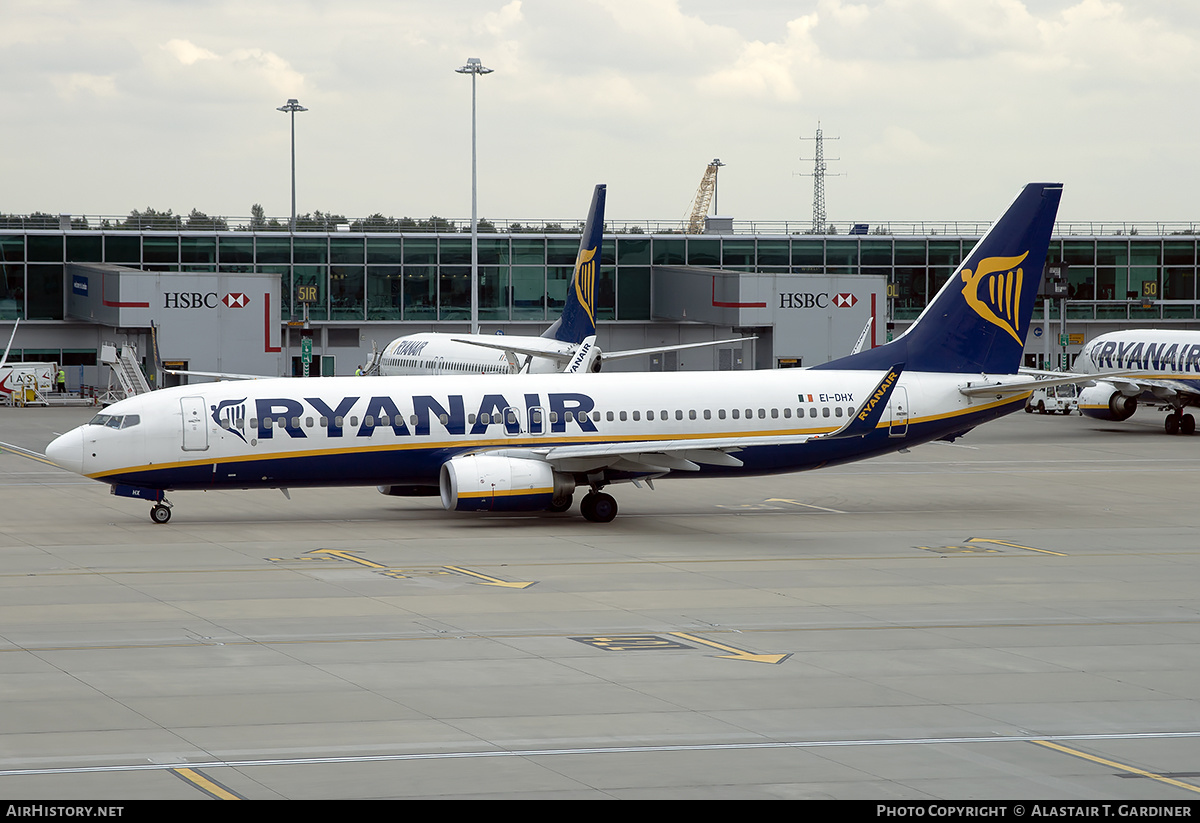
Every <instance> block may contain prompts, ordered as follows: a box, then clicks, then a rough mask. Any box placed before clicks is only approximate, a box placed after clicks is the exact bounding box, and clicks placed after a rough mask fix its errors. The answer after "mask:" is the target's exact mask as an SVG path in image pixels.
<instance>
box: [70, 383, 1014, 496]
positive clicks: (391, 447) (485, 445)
mask: <svg viewBox="0 0 1200 823" xmlns="http://www.w3.org/2000/svg"><path fill="white" fill-rule="evenodd" d="M1031 393H1032V392H1030V393H1029V394H1031ZM1029 394H1025V395H1017V396H1015V397H1009V398H1007V399H1003V400H995V401H992V402H990V403H985V404H983V405H979V406H970V407H968V408H962V409H956V410H954V411H950V412H946V413H944V414H934V415H927V416H925V417H910V418H908V420H907V425H909V426H912V425H915V424H918V423H929V422H933V421H937V420H948V419H950V418H954V417H962V416H964V415H967V414H974V413H976V412H980V411H987V410H989V409H993V408H997V407H999V406H1004V405H1007V404H1009V403H1015V402H1018V401H1020V400H1023V399H1024V398H1025V397H1028V396H1029ZM890 425H891V423H890V422H889V421H886V420H884V421H880V422H879V423H878V424H877V425H876V428H884V429H886V428H888V427H889V426H890ZM376 428H379V427H376ZM839 428H841V426H822V427H819V428H815V429H760V430H755V431H734V432H730V431H725V432H696V433H691V434H680V433H678V432H676V433H667V434H663V435H658V436H656V435H654V434H653V433H645V434H628V435H617V436H613V437H595V436H591V435H573V436H563V435H545V434H543V435H529V434H525V435H512V436H510V437H504V438H498V439H496V438H493V439H490V440H472V441H470V442H463V441H456V440H443V441H437V442H424V441H423V442H406V443H391V444H386V445H385V444H375V445H371V444H367V445H363V446H358V447H354V448H330V449H313V450H311V451H286V452H274V453H269V454H244V455H227V456H220V457H216V458H213V457H208V458H203V459H198V460H181V461H173V462H170V463H154V464H149V465H142V466H126V467H123V468H118V469H109V470H106V471H102V472H96V473H94V474H89V475H86V476H87V477H90V478H92V479H93V480H104V479H105V478H106V477H109V476H110V475H115V474H126V473H128V472H140V471H162V470H163V469H183V468H190V467H194V466H211V465H213V464H214V463H222V464H230V463H249V462H252V461H260V460H261V461H272V460H292V459H297V458H309V457H329V456H335V455H348V454H369V453H376V452H389V451H416V450H422V449H428V450H434V449H447V448H453V449H459V450H461V451H463V452H474V451H480V450H484V449H489V448H492V447H495V446H505V447H508V448H522V449H529V448H536V447H538V446H545V447H551V446H562V445H574V444H585V445H586V444H589V443H636V442H638V441H659V440H675V441H686V440H708V439H711V438H720V437H770V436H772V435H777V436H781V437H786V436H790V435H802V434H807V435H819V434H829V433H830V432H834V431H837V430H838V429H839ZM410 436H411V435H410ZM252 448H253V447H252Z"/></svg>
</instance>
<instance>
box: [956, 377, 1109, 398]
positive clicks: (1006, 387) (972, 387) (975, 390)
mask: <svg viewBox="0 0 1200 823" xmlns="http://www.w3.org/2000/svg"><path fill="white" fill-rule="evenodd" d="M1030 373H1031V374H1039V372H1030ZM1131 373H1132V372H1128V371H1108V372H1099V373H1097V374H1073V373H1069V372H1040V374H1047V375H1049V374H1053V375H1054V376H1053V377H1038V378H1035V379H1033V380H1030V379H1028V378H1025V377H1018V376H1017V375H1006V377H1010V376H1011V377H1012V378H1015V379H1011V380H1009V379H1003V380H1002V379H999V378H997V379H995V380H990V381H989V380H987V379H986V378H985V381H984V382H981V383H967V385H965V386H960V387H959V389H958V390H959V391H960V392H961V393H962V394H965V395H966V396H967V397H992V396H995V397H1001V396H1003V395H1006V394H1022V393H1024V392H1031V391H1033V390H1034V389H1044V388H1047V387H1049V386H1065V385H1066V384H1068V383H1091V382H1094V381H1096V380H1106V379H1108V380H1112V378H1119V377H1122V376H1123V375H1127V374H1131ZM1113 382H1119V381H1113Z"/></svg>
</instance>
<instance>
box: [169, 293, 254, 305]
mask: <svg viewBox="0 0 1200 823" xmlns="http://www.w3.org/2000/svg"><path fill="white" fill-rule="evenodd" d="M249 302H250V297H249V295H247V294H243V293H242V292H230V293H229V294H226V295H225V296H224V297H220V296H219V295H218V294H217V292H215V291H210V292H198V291H168V292H163V308H164V309H215V308H217V306H219V305H222V304H223V305H225V306H227V307H229V308H231V309H240V308H242V307H243V306H245V305H247V304H248V303H249Z"/></svg>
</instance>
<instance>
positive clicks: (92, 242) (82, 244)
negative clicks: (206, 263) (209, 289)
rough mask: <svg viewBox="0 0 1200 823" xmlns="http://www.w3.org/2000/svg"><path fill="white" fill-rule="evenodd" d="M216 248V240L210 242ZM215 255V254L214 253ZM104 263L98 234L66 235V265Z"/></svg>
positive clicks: (101, 240) (101, 243) (100, 238)
mask: <svg viewBox="0 0 1200 823" xmlns="http://www.w3.org/2000/svg"><path fill="white" fill-rule="evenodd" d="M212 243H213V248H214V249H215V248H216V240H215V239H213V240H212ZM214 253H215V252H214ZM103 261H104V238H103V237H101V236H100V235H99V234H68V235H67V262H68V263H100V262H103Z"/></svg>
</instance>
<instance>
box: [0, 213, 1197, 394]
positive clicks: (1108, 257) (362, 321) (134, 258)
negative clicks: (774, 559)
mask: <svg viewBox="0 0 1200 823" xmlns="http://www.w3.org/2000/svg"><path fill="white" fill-rule="evenodd" d="M6 221H7V223H6V224H0V267H2V268H0V332H2V333H3V336H4V338H5V340H7V338H8V334H9V331H10V330H11V328H12V324H11V322H6V321H12V320H15V319H20V320H21V321H22V322H21V325H20V332H19V334H18V335H17V338H16V340H15V341H14V343H13V348H14V351H13V352H12V353H11V354H10V358H9V359H10V360H25V361H54V362H57V363H60V364H63V365H64V366H65V367H66V370H67V372H68V382H69V384H70V387H71V388H75V387H76V386H77V385H78V384H80V383H83V384H93V385H94V384H96V383H102V382H104V380H105V379H106V378H105V376H104V375H103V374H101V373H100V372H101V369H100V368H99V367H98V365H97V363H98V360H97V352H98V350H99V348H100V346H101V344H103V343H116V344H117V345H121V344H124V343H127V342H128V343H134V344H137V345H138V350H139V351H140V352H142V353H143V354H145V353H148V352H149V351H150V328H151V326H152V325H153V326H155V327H156V328H158V329H159V330H160V332H159V342H160V354H161V357H162V360H163V361H165V362H170V363H175V364H176V365H177V366H178V367H182V368H190V369H194V370H207V371H225V372H239V373H264V371H265V372H266V373H276V374H297V373H299V369H300V355H301V349H302V339H303V338H304V337H309V336H310V337H311V349H312V362H313V365H312V367H311V373H313V374H318V373H320V374H343V375H344V374H353V373H354V370H355V368H356V367H358V366H360V365H362V364H364V363H365V362H367V361H368V360H369V357H370V352H371V348H372V343H373V342H374V343H377V344H378V345H379V346H380V347H383V346H384V345H385V344H386V343H387V342H388V341H389V340H391V339H393V338H394V337H398V336H401V335H404V334H411V333H415V332H418V331H444V332H464V331H467V330H468V329H469V318H470V299H471V298H470V294H471V289H470V274H471V256H472V249H471V236H470V233H469V231H467V230H462V229H461V228H459V230H453V227H451V230H446V231H386V232H370V231H368V232H349V231H328V232H326V231H297V232H294V233H293V232H288V231H286V230H282V231H280V230H257V231H256V230H252V229H251V228H250V227H245V228H243V229H240V230H239V229H231V230H220V231H211V230H210V231H190V230H188V229H186V228H183V227H181V228H178V229H176V230H169V231H164V230H149V229H147V230H139V229H129V228H123V227H122V228H116V227H112V226H111V225H110V224H108V223H107V221H105V222H104V223H103V224H102V225H103V226H104V228H92V227H91V226H90V221H87V220H83V219H81V218H75V219H73V220H72V219H71V218H69V217H67V216H63V217H62V218H60V219H59V220H58V221H56V224H55V225H52V226H51V225H45V224H44V223H43V224H39V223H38V221H36V220H33V219H21V218H6ZM608 228H609V229H610V231H612V233H606V235H605V238H604V246H603V250H602V260H601V265H600V269H599V274H598V277H597V282H596V303H597V317H596V319H597V326H598V337H599V343H600V345H601V347H602V348H605V349H609V350H616V349H639V348H647V347H650V346H654V345H659V344H664V345H672V344H678V343H691V342H700V341H715V340H723V339H728V338H738V337H753V338H754V339H753V340H746V341H744V342H740V343H736V344H723V345H720V346H716V347H713V348H699V349H692V350H689V351H682V352H668V353H665V354H659V355H650V356H645V357H642V358H634V359H632V360H630V361H628V362H625V363H619V364H616V365H615V366H614V368H620V369H630V370H678V369H687V370H721V369H747V368H759V369H762V368H780V367H791V366H808V365H814V364H817V363H822V362H827V361H828V360H830V359H833V358H835V357H838V356H842V355H844V354H847V353H849V352H850V350H851V349H852V347H853V346H854V344H855V342H856V340H857V339H858V338H859V336H860V334H861V333H862V331H863V329H864V326H865V325H866V322H867V321H868V320H870V321H871V326H870V328H869V329H868V334H867V345H878V344H880V343H883V342H885V341H886V340H887V339H889V338H890V337H891V336H892V335H894V334H898V333H900V332H901V331H903V329H904V328H905V327H906V326H907V325H908V324H909V323H910V322H911V321H912V320H914V319H915V318H916V317H917V315H918V314H919V313H920V312H921V310H922V309H923V308H924V307H925V305H926V303H927V301H928V300H929V299H930V298H931V297H932V296H933V295H934V294H935V293H936V292H937V290H938V289H939V288H940V287H941V286H942V284H944V283H945V281H946V280H947V279H948V278H949V277H950V275H951V274H952V273H953V271H954V269H955V267H956V266H957V265H958V263H959V261H960V260H961V259H962V257H963V256H964V255H965V254H966V253H967V252H968V251H969V250H970V248H971V247H972V246H973V245H974V243H975V242H976V241H977V240H978V239H979V237H980V236H981V235H982V233H983V232H984V231H985V230H986V228H987V226H986V224H966V225H962V224H958V225H956V224H939V225H937V226H932V227H931V226H929V225H917V224H904V225H900V224H896V225H891V226H889V225H879V226H875V225H872V226H867V225H862V224H858V225H847V226H845V227H844V228H842V229H841V230H840V231H838V233H831V234H825V235H814V234H811V233H801V232H799V231H796V227H794V226H793V227H785V228H784V229H779V228H778V227H777V225H772V226H767V227H763V226H761V225H754V224H745V225H742V224H737V223H734V222H732V221H729V220H727V219H713V220H712V221H710V227H709V230H708V231H706V232H705V233H704V234H684V233H681V232H679V231H678V230H674V231H672V230H668V229H660V228H658V227H654V226H647V227H646V228H642V227H637V226H634V227H629V226H626V227H619V226H612V225H611V224H610V225H609V227H608ZM835 229H836V227H835ZM578 246H579V235H578V233H569V232H561V231H548V230H542V231H539V230H532V231H531V230H528V229H522V230H516V229H515V228H514V229H512V230H508V231H499V232H497V231H486V232H480V234H479V237H478V271H479V289H478V293H479V307H478V316H479V320H480V329H481V331H483V332H484V333H492V332H496V333H508V334H540V333H541V332H542V331H543V330H545V328H547V327H548V326H549V325H550V324H551V323H552V322H553V321H554V320H555V319H556V318H557V317H558V314H559V311H560V310H561V307H562V304H563V299H564V296H565V294H566V289H567V284H568V282H569V280H570V278H571V274H572V270H573V265H574V262H575V255H576V252H577V250H578ZM1197 254H1198V252H1197V235H1196V229H1195V227H1194V226H1188V225H1183V226H1170V227H1161V226H1160V227H1156V228H1152V229H1151V230H1149V231H1148V230H1147V229H1146V227H1144V226H1143V227H1139V228H1138V229H1137V230H1136V231H1130V230H1129V229H1128V227H1122V228H1120V229H1111V228H1110V229H1106V228H1105V227H1095V226H1084V227H1083V231H1082V232H1081V231H1080V227H1079V226H1077V225H1072V226H1064V225H1059V226H1056V229H1055V235H1054V237H1053V239H1052V242H1051V245H1050V253H1049V256H1048V261H1047V262H1048V264H1049V269H1048V271H1049V273H1050V275H1051V277H1048V278H1047V282H1046V284H1045V293H1046V297H1045V300H1044V301H1042V302H1040V304H1039V305H1038V306H1037V308H1036V310H1035V313H1034V329H1033V331H1032V333H1031V334H1030V336H1029V340H1028V342H1027V345H1026V360H1027V363H1028V364H1029V365H1042V364H1046V365H1048V366H1050V367H1057V366H1058V365H1060V363H1062V362H1064V355H1065V362H1068V363H1069V362H1070V360H1071V359H1072V358H1073V355H1074V354H1076V353H1078V352H1079V350H1080V349H1081V348H1082V346H1083V344H1084V343H1086V342H1087V341H1088V340H1090V339H1092V338H1094V337H1096V336H1098V335H1100V334H1103V333H1105V332H1108V331H1112V330H1115V329H1119V328H1128V327H1138V326H1141V327H1174V328H1195V329H1200V318H1198V317H1197V306H1198V304H1200V299H1198V297H1200V295H1198V294H1197V267H1198V256H1197ZM306 323H307V329H309V330H310V331H308V332H306V331H305V328H306V325H305V324H306ZM220 341H225V345H223V346H222V345H218V343H219V342H220ZM1064 344H1065V345H1064ZM151 363H152V361H151Z"/></svg>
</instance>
